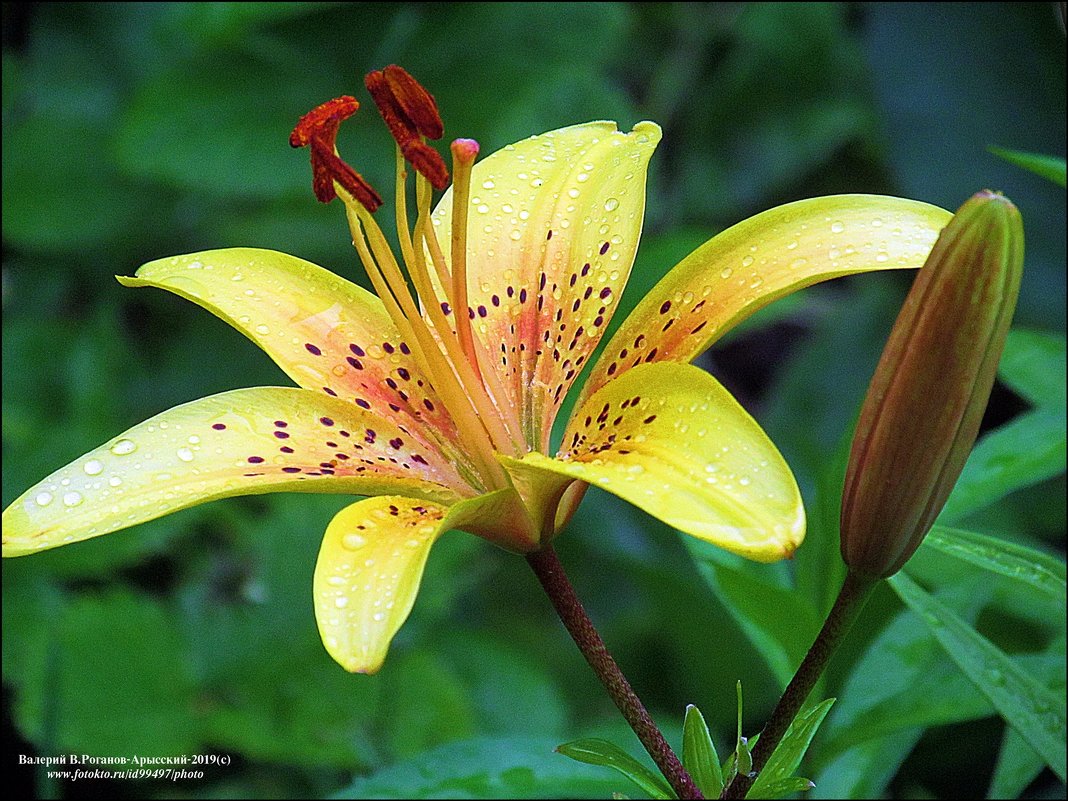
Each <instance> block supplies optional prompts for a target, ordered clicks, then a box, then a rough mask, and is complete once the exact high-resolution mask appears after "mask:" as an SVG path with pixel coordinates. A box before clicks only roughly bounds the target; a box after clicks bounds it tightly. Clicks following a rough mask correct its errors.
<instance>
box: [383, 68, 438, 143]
mask: <svg viewBox="0 0 1068 801" xmlns="http://www.w3.org/2000/svg"><path fill="white" fill-rule="evenodd" d="M382 72H383V73H385V78H386V82H387V84H388V86H389V89H390V91H391V92H392V93H393V99H394V100H395V101H396V103H397V105H399V106H400V107H401V108H402V109H403V110H404V113H405V114H406V115H407V116H408V119H409V120H411V121H412V122H413V123H415V128H416V130H417V131H419V133H421V134H422V135H423V136H425V137H427V138H428V139H441V137H442V135H443V134H444V133H445V125H444V123H442V121H441V115H440V114H439V113H438V104H437V103H436V102H435V101H434V96H433V95H432V94H430V92H428V91H427V90H426V89H425V88H424V87H423V85H422V84H421V83H419V81H417V80H416V79H415V78H413V77H412V76H411V75H410V74H409V73H408V71H407V70H406V69H404V68H403V67H398V66H397V65H396V64H390V65H389V66H388V67H386V68H385V69H384V70H382Z"/></svg>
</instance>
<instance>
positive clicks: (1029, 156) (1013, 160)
mask: <svg viewBox="0 0 1068 801" xmlns="http://www.w3.org/2000/svg"><path fill="white" fill-rule="evenodd" d="M987 150H989V151H990V152H991V153H993V154H994V155H995V156H998V157H999V158H1003V159H1005V161H1007V162H1009V163H1010V164H1015V165H1016V166H1017V167H1023V168H1024V169H1025V170H1028V171H1029V172H1033V173H1034V174H1035V175H1040V176H1042V177H1043V178H1045V179H1046V180H1047V181H1053V183H1055V184H1058V185H1060V186H1064V185H1065V173H1064V159H1059V158H1057V157H1056V156H1044V155H1042V154H1041V153H1025V152H1024V151H1022V150H1009V149H1008V148H1004V147H997V146H995V145H990V146H988V147H987Z"/></svg>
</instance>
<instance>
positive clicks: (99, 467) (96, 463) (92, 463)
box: [82, 459, 104, 476]
mask: <svg viewBox="0 0 1068 801" xmlns="http://www.w3.org/2000/svg"><path fill="white" fill-rule="evenodd" d="M82 469H83V470H84V471H85V474H86V475H87V476H98V475H100V474H101V473H103V472H104V465H103V463H101V461H100V460H99V459H90V460H89V461H88V462H86V463H85V464H84V465H83V466H82Z"/></svg>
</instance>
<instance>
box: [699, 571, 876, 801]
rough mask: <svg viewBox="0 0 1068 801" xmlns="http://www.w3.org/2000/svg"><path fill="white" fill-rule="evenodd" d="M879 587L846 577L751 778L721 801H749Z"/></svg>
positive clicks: (772, 722)
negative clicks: (741, 800) (732, 800)
mask: <svg viewBox="0 0 1068 801" xmlns="http://www.w3.org/2000/svg"><path fill="white" fill-rule="evenodd" d="M877 583H878V579H873V578H870V577H867V576H858V575H856V574H855V573H852V572H850V573H848V574H846V578H845V582H843V584H842V589H841V590H839V592H838V598H837V599H836V600H835V602H834V606H833V607H831V611H830V613H829V614H828V615H827V620H826V621H825V622H824V624H823V628H822V629H820V633H819V634H818V635H816V640H815V641H814V642H813V643H812V647H811V648H809V649H808V653H807V654H806V655H805V659H804V661H802V662H801V666H800V667H799V668H798V669H797V672H796V673H795V674H794V677H793V678H792V679H790V683H789V684H788V685H787V687H786V690H785V691H784V692H783V694H782V698H780V699H779V703H778V705H777V706H776V707H775V711H773V712H772V713H771V717H770V718H769V719H768V722H767V724H766V725H765V726H764V729H763V730H762V731H761V732H760V740H759V741H758V742H757V744H756V747H755V748H754V749H753V767H752V770H751V771H750V772H749V773H748V774H747V775H744V776H743V775H741V774H738V775H737V776H735V777H734V780H733V781H731V783H730V784H728V785H727V786H726V787H725V788H724V789H723V795H721V796H720V798H745V794H746V793H748V792H749V789H750V788H751V787H752V786H753V782H754V781H756V778H757V776H758V775H759V774H760V771H761V770H763V768H764V766H765V765H766V764H767V763H768V759H769V758H770V757H771V755H772V754H773V753H775V747H776V746H777V745H778V744H779V741H780V740H782V738H783V735H784V734H786V731H787V729H789V728H790V724H791V723H793V721H794V718H795V717H797V713H798V712H800V711H801V707H802V705H803V704H804V703H805V699H806V698H808V695H809V693H811V692H812V688H813V687H815V686H816V682H817V681H819V678H820V676H821V675H822V674H823V670H824V668H825V667H827V663H828V662H829V661H830V659H831V656H833V655H834V652H835V650H836V649H837V648H838V645H839V643H840V642H841V641H842V639H843V638H844V637H845V635H846V633H847V632H848V631H849V628H850V627H851V626H852V625H853V622H854V621H855V620H856V619H857V616H858V615H859V614H860V610H861V609H863V608H864V602H865V601H867V600H868V596H869V595H870V594H871V591H872V589H874V588H875V585H876V584H877Z"/></svg>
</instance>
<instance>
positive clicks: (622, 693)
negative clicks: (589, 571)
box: [527, 545, 704, 798]
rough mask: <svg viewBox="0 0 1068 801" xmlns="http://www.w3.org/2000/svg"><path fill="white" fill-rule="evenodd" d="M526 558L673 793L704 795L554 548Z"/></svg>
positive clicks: (693, 796)
mask: <svg viewBox="0 0 1068 801" xmlns="http://www.w3.org/2000/svg"><path fill="white" fill-rule="evenodd" d="M527 562H529V563H530V566H531V568H533V570H534V574H535V575H536V576H537V577H538V581H540V582H541V586H542V588H543V589H544V590H545V593H546V595H548V596H549V600H550V601H552V604H553V607H554V608H555V609H556V613H557V614H558V615H559V616H560V620H561V621H563V623H564V627H565V628H566V629H567V631H568V633H569V634H570V635H571V638H572V639H573V640H574V641H575V645H577V646H578V647H579V650H580V651H581V652H582V655H583V656H584V657H585V658H586V662H588V663H589V666H590V667H591V668H593V672H594V673H596V674H597V678H599V679H600V680H601V684H603V685H604V688H605V689H606V690H607V691H608V694H609V696H611V698H612V701H613V702H615V705H616V707H618V709H619V711H620V712H622V713H623V717H624V718H626V719H627V723H629V724H630V727H631V728H632V729H634V733H635V734H636V735H638V739H639V740H641V743H642V745H643V746H645V750H646V751H648V752H649V756H651V757H652V758H653V761H654V762H655V763H656V765H657V767H658V768H660V772H661V773H663V774H664V778H666V779H667V780H668V783H669V784H670V785H671V787H672V789H674V790H675V794H676V795H677V796H678V797H679V798H704V796H703V795H701V791H700V790H698V789H697V785H696V784H694V782H693V779H692V778H691V777H690V774H689V773H687V772H686V768H684V767H683V766H682V763H681V762H679V758H678V757H677V756H675V752H674V751H672V750H671V746H670V745H668V743H667V740H665V739H664V735H663V734H661V733H660V729H658V728H657V727H656V724H655V723H653V719H652V718H651V717H649V713H648V712H647V711H646V709H645V707H644V706H643V705H642V702H641V700H640V699H639V698H638V696H637V695H635V694H634V690H632V689H631V686H630V682H628V681H627V679H626V677H625V676H624V675H623V673H622V671H620V669H619V665H617V664H616V661H615V660H614V659H613V658H612V655H611V654H610V653H608V648H607V647H606V646H605V644H604V640H602V639H601V635H599V634H598V633H597V629H595V628H594V627H593V623H592V622H591V621H590V618H589V616H588V615H587V614H586V610H585V609H583V607H582V602H581V601H579V599H578V596H577V595H576V594H575V588H574V587H573V586H571V582H570V581H569V580H568V578H567V574H566V573H564V567H563V565H561V564H560V560H559V558H558V557H557V556H556V551H555V550H553V547H552V546H551V545H547V546H546V547H545V548H543V549H542V550H540V551H535V552H533V553H529V554H527Z"/></svg>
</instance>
